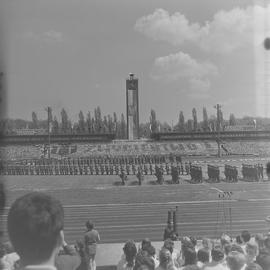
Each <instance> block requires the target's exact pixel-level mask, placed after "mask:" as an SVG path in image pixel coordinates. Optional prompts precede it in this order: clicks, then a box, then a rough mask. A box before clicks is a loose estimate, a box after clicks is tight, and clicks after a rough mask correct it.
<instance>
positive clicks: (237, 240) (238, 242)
mask: <svg viewBox="0 0 270 270" xmlns="http://www.w3.org/2000/svg"><path fill="white" fill-rule="evenodd" d="M235 240H236V243H237V244H243V241H242V238H241V236H240V235H237V236H236V239H235Z"/></svg>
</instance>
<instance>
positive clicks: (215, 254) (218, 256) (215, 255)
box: [211, 246, 224, 262]
mask: <svg viewBox="0 0 270 270" xmlns="http://www.w3.org/2000/svg"><path fill="white" fill-rule="evenodd" d="M211 256H212V259H213V261H215V262H219V261H221V260H222V259H223V258H224V252H223V251H222V249H221V247H220V246H215V247H214V248H213V249H212V251H211Z"/></svg>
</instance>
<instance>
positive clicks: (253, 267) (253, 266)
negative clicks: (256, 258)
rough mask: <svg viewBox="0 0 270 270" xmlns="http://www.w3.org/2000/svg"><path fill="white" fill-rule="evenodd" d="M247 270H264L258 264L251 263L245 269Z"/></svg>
mask: <svg viewBox="0 0 270 270" xmlns="http://www.w3.org/2000/svg"><path fill="white" fill-rule="evenodd" d="M245 270H263V269H262V268H261V266H260V265H258V264H257V263H250V264H248V265H247V266H246V267H245Z"/></svg>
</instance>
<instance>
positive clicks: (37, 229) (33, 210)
mask: <svg viewBox="0 0 270 270" xmlns="http://www.w3.org/2000/svg"><path fill="white" fill-rule="evenodd" d="M7 223H8V225H7V226H8V234H9V238H10V240H11V243H12V245H13V247H14V249H15V251H16V252H17V253H18V255H19V256H20V262H21V264H22V266H26V265H41V264H42V265H53V266H54V260H55V256H56V255H57V254H58V252H59V250H60V248H61V247H62V245H63V244H64V233H63V227H64V211H63V207H62V205H61V203H60V202H59V201H58V200H56V199H54V198H53V197H51V196H49V195H47V194H45V193H41V192H32V193H29V194H26V195H24V196H22V197H20V198H18V199H17V200H16V201H15V202H14V203H13V204H12V206H11V208H10V210H9V213H8V222H7Z"/></svg>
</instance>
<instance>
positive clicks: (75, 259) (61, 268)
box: [55, 242, 81, 270]
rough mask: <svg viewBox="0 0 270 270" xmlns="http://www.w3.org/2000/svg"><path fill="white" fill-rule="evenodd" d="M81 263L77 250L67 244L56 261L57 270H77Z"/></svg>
mask: <svg viewBox="0 0 270 270" xmlns="http://www.w3.org/2000/svg"><path fill="white" fill-rule="evenodd" d="M80 263H81V258H80V256H79V254H78V253H77V251H76V250H75V248H73V247H72V246H69V245H68V244H67V243H66V242H64V244H63V248H62V249H61V250H60V252H59V254H58V256H57V257H56V259H55V265H56V268H57V270H75V269H77V268H78V266H79V265H80Z"/></svg>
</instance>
